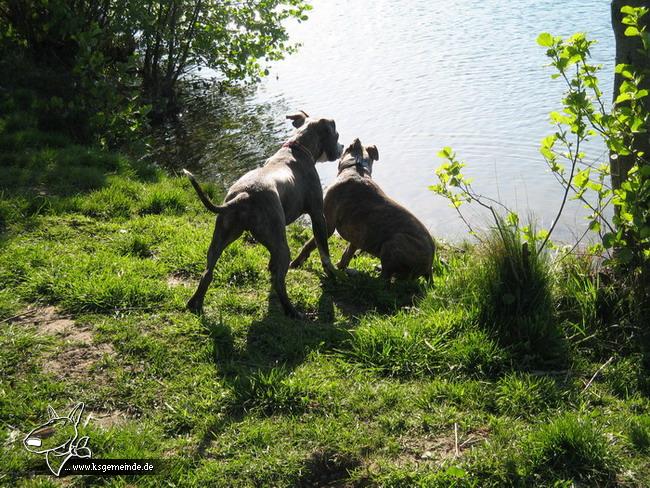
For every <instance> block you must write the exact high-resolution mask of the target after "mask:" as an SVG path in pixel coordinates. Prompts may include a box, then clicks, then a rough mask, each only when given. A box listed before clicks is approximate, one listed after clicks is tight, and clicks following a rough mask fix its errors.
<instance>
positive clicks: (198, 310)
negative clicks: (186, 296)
mask: <svg viewBox="0 0 650 488" xmlns="http://www.w3.org/2000/svg"><path fill="white" fill-rule="evenodd" d="M186 307H187V309H188V310H189V311H190V312H192V313H193V314H194V315H203V305H202V304H197V303H195V302H193V301H191V300H190V301H189V302H187V305H186Z"/></svg>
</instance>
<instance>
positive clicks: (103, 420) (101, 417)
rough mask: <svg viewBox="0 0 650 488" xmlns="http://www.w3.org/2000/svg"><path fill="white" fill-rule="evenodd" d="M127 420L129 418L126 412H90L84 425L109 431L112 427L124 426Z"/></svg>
mask: <svg viewBox="0 0 650 488" xmlns="http://www.w3.org/2000/svg"><path fill="white" fill-rule="evenodd" d="M128 420H129V416H128V415H127V413H126V412H123V411H121V410H112V411H109V412H90V414H89V415H88V419H87V420H86V421H85V423H86V424H89V425H92V426H96V427H99V428H101V429H103V430H109V429H111V428H113V427H119V426H120V425H124V424H125V423H126V422H127V421H128Z"/></svg>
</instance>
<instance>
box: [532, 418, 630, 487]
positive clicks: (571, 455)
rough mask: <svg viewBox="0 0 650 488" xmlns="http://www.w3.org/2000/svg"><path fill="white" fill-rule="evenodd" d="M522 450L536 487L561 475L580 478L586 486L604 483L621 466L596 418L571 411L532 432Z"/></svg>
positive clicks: (614, 474)
mask: <svg viewBox="0 0 650 488" xmlns="http://www.w3.org/2000/svg"><path fill="white" fill-rule="evenodd" d="M523 452H526V456H527V460H526V461H525V464H526V465H527V472H528V476H529V478H530V479H531V481H533V480H534V483H535V486H542V485H544V482H545V481H548V480H557V478H558V477H560V478H562V479H564V480H573V481H581V482H583V483H585V485H584V486H605V485H608V484H609V483H612V482H613V480H614V479H615V477H616V473H617V472H618V469H619V462H618V459H617V457H616V455H615V453H614V452H613V448H612V447H611V446H610V445H609V443H608V441H607V438H606V437H605V435H604V433H603V432H602V431H601V430H600V428H599V427H598V426H597V425H596V424H595V422H594V419H591V418H584V417H580V416H578V415H576V414H572V413H570V414H565V415H562V416H561V417H559V418H557V419H555V420H553V421H551V422H550V423H548V424H545V425H543V426H542V427H540V428H539V429H537V430H536V431H534V432H532V433H531V435H530V437H529V438H528V442H527V443H526V445H525V449H524V451H523Z"/></svg>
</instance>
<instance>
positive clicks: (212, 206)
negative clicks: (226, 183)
mask: <svg viewBox="0 0 650 488" xmlns="http://www.w3.org/2000/svg"><path fill="white" fill-rule="evenodd" d="M183 173H185V174H186V175H187V177H188V178H189V179H190V183H192V186H193V187H194V190H196V194H197V195H198V196H199V199H200V200H201V202H202V203H203V205H204V206H205V208H207V209H208V210H209V211H210V212H213V213H216V214H218V213H222V212H223V211H225V210H228V209H229V208H231V207H232V206H233V205H234V204H236V203H238V202H240V201H242V200H244V199H245V198H248V193H240V194H239V195H237V196H236V197H235V198H233V199H232V200H230V201H229V202H228V203H226V204H225V205H215V204H214V203H212V200H210V197H208V196H207V195H206V194H205V192H204V191H203V189H202V188H201V185H199V183H198V182H197V181H196V178H194V175H193V174H192V173H190V172H189V171H187V170H186V169H183Z"/></svg>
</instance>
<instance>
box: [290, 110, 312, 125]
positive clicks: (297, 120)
mask: <svg viewBox="0 0 650 488" xmlns="http://www.w3.org/2000/svg"><path fill="white" fill-rule="evenodd" d="M308 118H309V115H307V113H306V112H304V111H302V110H301V111H300V112H298V113H295V114H288V115H287V119H289V120H291V121H292V122H291V124H292V125H293V126H294V127H295V128H296V129H297V128H298V127H302V125H303V124H304V123H305V120H307V119H308Z"/></svg>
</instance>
